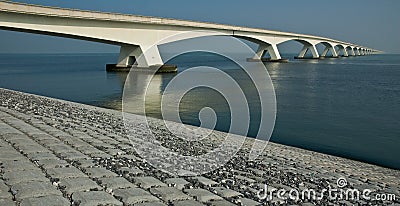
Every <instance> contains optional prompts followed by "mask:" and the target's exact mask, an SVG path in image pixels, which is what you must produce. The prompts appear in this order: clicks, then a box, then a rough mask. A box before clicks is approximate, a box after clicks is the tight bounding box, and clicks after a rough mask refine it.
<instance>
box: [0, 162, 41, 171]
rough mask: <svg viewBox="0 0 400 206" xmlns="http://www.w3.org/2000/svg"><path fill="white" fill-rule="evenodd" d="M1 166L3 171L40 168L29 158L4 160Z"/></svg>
mask: <svg viewBox="0 0 400 206" xmlns="http://www.w3.org/2000/svg"><path fill="white" fill-rule="evenodd" d="M0 168H1V170H3V172H13V171H23V170H35V169H38V168H37V167H36V166H35V165H34V164H33V163H32V162H31V161H29V160H28V159H21V160H7V161H3V162H2V165H0Z"/></svg>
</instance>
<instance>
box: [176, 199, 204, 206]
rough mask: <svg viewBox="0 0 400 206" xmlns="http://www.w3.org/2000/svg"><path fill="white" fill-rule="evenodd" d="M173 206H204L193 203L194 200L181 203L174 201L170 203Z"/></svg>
mask: <svg viewBox="0 0 400 206" xmlns="http://www.w3.org/2000/svg"><path fill="white" fill-rule="evenodd" d="M172 205H173V206H189V205H190V206H204V204H202V203H200V202H197V201H194V200H183V201H174V202H172Z"/></svg>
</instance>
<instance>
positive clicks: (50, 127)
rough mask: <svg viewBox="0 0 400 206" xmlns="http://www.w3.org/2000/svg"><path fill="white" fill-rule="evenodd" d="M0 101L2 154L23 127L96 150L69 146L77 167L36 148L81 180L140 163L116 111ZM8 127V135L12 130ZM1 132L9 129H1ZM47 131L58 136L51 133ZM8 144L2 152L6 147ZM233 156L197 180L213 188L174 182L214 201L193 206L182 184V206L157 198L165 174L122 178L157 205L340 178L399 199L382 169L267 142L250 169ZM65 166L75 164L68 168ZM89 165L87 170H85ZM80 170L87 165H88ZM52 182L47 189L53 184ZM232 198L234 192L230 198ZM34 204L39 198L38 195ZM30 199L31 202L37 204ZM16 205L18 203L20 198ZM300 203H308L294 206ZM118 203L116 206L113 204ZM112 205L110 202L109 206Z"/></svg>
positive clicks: (8, 97) (12, 94)
mask: <svg viewBox="0 0 400 206" xmlns="http://www.w3.org/2000/svg"><path fill="white" fill-rule="evenodd" d="M0 99H1V101H0V102H1V104H0V113H1V114H2V115H0V128H1V130H0V137H1V138H0V141H2V142H0V143H1V144H0V145H4V147H9V146H10V145H11V146H12V147H14V148H15V149H19V150H21V148H23V144H22V145H19V146H18V145H17V144H13V141H14V140H13V135H12V134H15V133H7V131H14V132H15V129H17V130H20V131H22V130H23V128H24V127H20V128H18V125H24V126H25V127H32V128H33V127H35V128H36V129H39V130H41V132H42V133H47V134H49V135H51V136H52V137H54V141H55V140H56V139H57V140H61V141H62V142H63V144H65V145H69V146H71V147H72V148H75V147H74V146H76V145H74V144H75V143H73V142H71V141H69V140H68V138H66V137H67V136H68V137H71V138H72V139H74V140H76V141H78V142H81V143H82V144H85V145H86V146H87V147H90V148H92V147H94V148H95V149H96V151H97V150H100V151H97V152H96V153H90V152H88V151H85V150H83V151H79V150H78V149H79V147H76V148H77V149H76V150H77V151H78V152H79V153H80V154H82V158H77V159H78V160H76V159H75V158H76V157H68V156H66V155H59V154H58V153H57V151H56V150H55V151H53V150H52V147H51V145H46V144H45V143H43V142H42V141H38V143H39V144H40V145H41V146H44V147H46V148H48V150H50V151H49V152H50V153H52V154H53V155H55V156H56V157H57V158H60V159H61V160H62V161H65V162H67V163H68V164H70V165H72V166H73V167H76V169H78V170H80V171H82V172H83V173H85V174H88V173H87V170H88V168H93V167H94V168H98V167H104V168H106V170H107V171H109V172H113V173H116V174H118V169H120V168H115V167H113V166H110V165H109V163H110V162H113V163H116V164H126V160H127V159H126V158H128V159H129V158H131V159H132V158H133V159H138V160H140V159H141V157H138V156H135V157H133V156H134V155H135V154H133V153H130V150H131V148H130V147H131V146H130V145H129V141H127V140H126V138H123V135H122V133H121V112H120V111H117V110H111V109H106V108H100V107H95V106H90V105H84V104H80V103H74V102H69V101H65V100H58V99H53V98H49V97H43V96H39V95H33V94H27V93H23V92H17V91H13V90H8V89H2V88H0ZM152 121H154V122H160V121H161V120H155V119H154V120H152ZM15 122H18V124H17V125H14V123H15ZM175 124H177V123H175ZM11 127H13V128H14V129H11ZM4 128H8V129H5V130H4ZM4 131H5V132H4ZM52 131H53V132H55V131H57V132H55V133H53V134H52V133H51V132H52ZM23 133H24V134H26V136H27V138H28V139H31V140H34V141H36V139H35V137H34V136H35V135H34V133H32V134H29V133H27V132H23ZM57 133H63V134H64V135H57ZM222 134H224V133H223V132H216V136H218V135H222ZM16 136H18V135H16ZM83 137H85V138H83ZM89 137H90V138H89ZM95 139H96V140H95ZM167 141H171V140H167ZM173 141H174V140H173ZM246 141H251V140H250V138H246ZM7 143H8V145H9V146H7ZM167 143H168V142H167ZM16 145H17V146H16ZM58 146H60V145H58ZM178 147H179V146H178ZM193 147H194V148H199V151H198V152H201V149H204V145H201V144H200V145H195V144H194V145H193ZM10 149H11V148H10ZM178 149H182V148H178ZM93 150H94V149H93ZM183 150H184V149H183ZM75 152H76V151H75ZM78 152H76V153H78ZM189 152H190V151H189ZM21 153H23V154H24V155H25V156H27V157H28V159H29V160H30V161H31V162H34V161H35V160H34V159H32V158H31V157H30V156H29V155H30V154H28V153H24V150H23V149H22V152H21ZM100 154H101V155H100ZM238 154H239V155H237V156H235V157H234V158H233V160H232V161H230V162H228V163H227V164H226V165H225V166H223V167H222V168H220V169H218V170H216V171H213V172H210V173H206V174H204V175H202V177H204V178H206V179H208V180H209V181H208V182H212V184H202V181H199V180H198V178H197V179H196V178H194V177H187V178H180V179H182V180H185V181H186V182H188V183H187V184H190V185H191V187H192V189H193V188H195V189H196V188H198V189H202V190H205V191H208V192H211V193H213V194H215V195H216V196H218V197H214V199H210V200H207V201H205V202H202V201H199V198H195V197H196V196H193V194H192V193H191V190H190V187H186V186H185V185H184V187H183V188H178V189H177V190H178V191H176V193H179V194H181V193H182V194H183V195H185V198H184V199H185V200H181V199H179V198H177V199H174V200H166V199H165V197H164V198H163V197H162V195H158V194H157V192H155V191H154V188H164V187H165V186H166V185H165V184H166V183H167V182H168V181H169V180H170V179H172V178H176V177H170V176H169V175H167V174H164V173H163V172H161V171H158V170H157V169H155V168H151V166H149V165H145V166H144V165H143V164H142V163H141V162H140V161H138V162H137V164H136V163H134V164H133V165H132V166H135V167H137V168H138V169H140V170H142V171H143V173H144V175H143V176H146V177H147V176H148V177H155V178H156V179H158V181H159V182H161V183H164V184H161V183H159V184H160V185H154V187H153V186H151V187H150V188H147V187H145V186H143V184H141V183H140V181H139V180H138V178H137V177H134V178H133V179H130V178H125V179H126V180H127V181H129V182H130V183H131V184H133V185H135V187H140V188H141V189H143V190H145V191H147V192H148V193H149V194H152V195H153V197H155V198H156V199H154V202H160V203H162V204H169V203H173V204H175V202H182V201H192V200H193V201H195V202H197V203H206V204H211V205H213V204H215V205H216V203H218V204H220V203H221V204H222V203H226V204H228V203H231V204H240V203H243V202H249V204H246V205H257V204H256V203H259V204H265V203H267V202H266V201H265V200H260V199H259V198H257V197H256V194H255V193H256V192H257V191H258V190H260V189H262V184H268V185H272V186H273V187H274V188H288V187H289V188H301V187H305V185H306V186H309V187H311V188H314V187H315V188H320V187H324V186H326V184H327V183H329V185H335V184H336V180H337V179H338V178H340V177H345V178H346V179H347V181H348V183H349V185H350V186H351V187H353V188H360V189H361V188H371V190H373V191H374V192H377V193H378V192H380V193H383V192H386V193H390V194H392V193H393V194H396V195H397V197H400V180H399V177H400V171H399V170H395V169H390V168H384V167H381V166H377V165H372V164H368V163H364V162H359V161H355V160H350V159H346V158H342V157H336V156H332V155H327V154H323V153H318V152H313V151H308V150H305V149H301V148H296V147H292V146H286V145H281V144H277V143H272V142H269V143H268V145H267V148H266V149H265V150H264V153H263V155H261V157H259V158H258V159H257V160H256V161H255V162H250V161H248V160H246V159H245V158H244V157H241V156H240V154H241V153H240V152H239V153H238ZM3 156H4V155H0V163H3V162H5V160H4V158H3V159H2V157H3ZM78 156H79V155H78ZM69 158H70V159H69ZM71 159H75V160H73V161H72V160H71ZM105 159H106V160H109V161H108V163H107V161H105V162H106V163H105V162H104V160H105ZM76 162H78V163H80V165H79V164H76ZM88 162H91V163H90V164H89V163H88ZM83 163H87V165H86V164H83ZM22 169H23V168H22ZM6 170H11V171H13V170H14V168H12V167H10V168H6V169H5V171H6ZM40 170H41V171H42V172H44V173H46V175H47V176H52V175H51V174H49V173H48V168H44V167H43V166H40ZM1 175H2V177H3V179H6V180H5V185H7V186H8V187H10V188H11V187H13V184H12V182H10V181H9V179H7V178H4V175H5V174H4V171H3V173H2V174H1ZM6 176H7V175H6ZM88 176H89V177H88V178H90V179H91V180H92V181H95V182H97V183H98V185H97V187H99V188H100V189H99V191H103V192H104V193H105V194H109V195H110V199H108V200H109V201H119V199H118V198H117V196H118V194H117V195H116V194H115V193H113V192H112V191H111V192H110V191H109V190H107V189H109V188H107V186H104V185H102V183H99V182H100V181H98V180H99V177H92V176H90V174H88ZM165 177H168V178H165ZM224 178H227V179H234V180H235V181H236V182H237V183H238V182H239V185H237V184H235V183H233V184H232V183H230V182H226V181H223V180H224ZM210 180H211V181H210ZM7 181H8V182H7ZM52 183H53V184H54V183H55V182H52ZM203 183H204V182H203ZM1 184H2V182H1V180H0V185H1ZM240 184H242V185H245V188H242V187H240ZM133 185H132V187H133ZM218 187H223V188H227V187H228V188H230V190H233V191H234V192H236V193H235V194H236V195H233V196H229V195H228V196H225V195H224V193H222V192H220V191H219V190H218ZM174 188H175V187H174ZM56 189H57V190H58V191H59V193H60V192H61V193H62V195H60V197H62V198H64V199H65V200H67V201H69V202H70V203H72V202H74V201H75V200H76V198H75V199H74V196H73V195H72V196H69V192H68V191H67V190H63V189H62V188H61V187H57V188H56ZM164 189H165V188H164ZM107 191H108V192H107ZM0 192H1V191H0ZM79 192H82V191H79ZM86 192H88V191H86ZM231 193H233V192H232V191H231ZM10 194H11V193H10ZM17 194H18V193H17ZM186 196H187V197H186ZM40 197H45V195H42V196H40ZM111 197H113V198H114V199H112V198H111ZM190 197H192V198H190ZM13 198H15V197H13ZM32 198H33V197H31V199H32ZM34 198H36V199H37V198H39V197H34ZM27 199H28V198H27ZM200 199H201V198H200ZM17 201H18V200H17ZM20 201H24V200H23V199H21V200H20ZM99 201H100V200H99ZM122 201H123V200H122ZM272 201H275V202H276V203H283V204H298V203H299V202H295V201H289V200H285V201H284V200H279V199H274V200H272ZM145 202H146V201H145ZM306 202H307V201H304V202H301V203H306ZM354 202H357V203H360V201H350V202H344V204H347V203H354ZM0 203H1V202H0ZM269 203H271V202H269ZM308 203H310V204H327V203H333V204H340V203H341V202H340V201H336V200H329V199H323V200H320V201H308ZM371 203H372V204H379V203H385V204H386V203H395V202H379V201H375V202H371ZM397 203H398V200H397ZM118 204H122V203H121V202H119V203H118ZM118 204H117V202H116V205H118Z"/></svg>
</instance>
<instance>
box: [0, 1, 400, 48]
mask: <svg viewBox="0 0 400 206" xmlns="http://www.w3.org/2000/svg"><path fill="white" fill-rule="evenodd" d="M15 1H18V2H25V3H32V4H41V5H49V6H58V7H66V8H76V9H87V10H97V11H107V12H118V13H128V14H138V15H148V16H157V17H169V18H177V19H186V20H196V21H206V22H216V23H224V24H233V25H240V26H247V27H259V28H265V29H272V30H280V31H290V32H296V33H305V34H314V35H319V36H325V37H330V38H334V39H338V40H343V41H347V42H353V43H356V44H360V45H364V46H368V47H371V48H376V49H380V50H383V51H385V52H387V53H400V40H399V37H400V27H399V23H398V21H399V20H400V12H399V11H400V1H398V0H351V1H349V0H335V1H321V0H306V1H294V0H279V1H266V0H253V1H235V0H217V1H215V0H201V1H183V0H168V1H165V0H164V1H162V0H79V1H78V0H74V1H67V0H29V1H28V0H15ZM0 45H1V47H0V53H53V52H61V53H65V52H117V51H118V49H117V47H115V46H108V45H102V44H98V43H88V42H83V41H78V40H69V39H62V38H57V37H48V36H40V35H33V34H23V33H16V32H9V31H1V30H0Z"/></svg>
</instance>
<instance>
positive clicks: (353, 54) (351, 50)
mask: <svg viewBox="0 0 400 206" xmlns="http://www.w3.org/2000/svg"><path fill="white" fill-rule="evenodd" d="M347 53H348V54H349V56H356V53H355V52H354V49H352V48H350V49H349V51H348V52H347Z"/></svg>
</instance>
